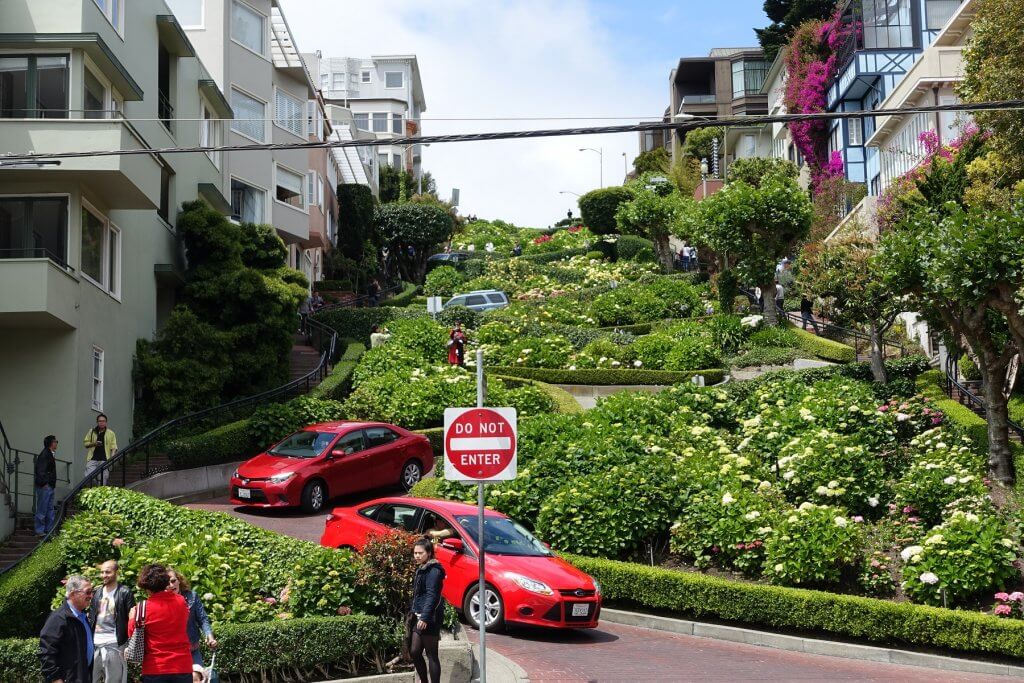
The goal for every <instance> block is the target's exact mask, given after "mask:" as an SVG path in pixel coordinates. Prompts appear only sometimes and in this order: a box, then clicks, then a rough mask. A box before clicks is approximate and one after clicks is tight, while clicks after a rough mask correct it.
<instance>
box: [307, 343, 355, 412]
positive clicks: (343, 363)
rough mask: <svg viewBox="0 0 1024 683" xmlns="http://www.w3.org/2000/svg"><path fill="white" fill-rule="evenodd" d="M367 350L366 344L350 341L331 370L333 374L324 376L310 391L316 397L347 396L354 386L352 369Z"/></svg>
mask: <svg viewBox="0 0 1024 683" xmlns="http://www.w3.org/2000/svg"><path fill="white" fill-rule="evenodd" d="M365 352H366V346H365V345H364V344H361V343H360V342H355V341H353V342H349V344H348V345H347V347H346V348H345V353H344V354H342V356H341V359H340V360H339V361H338V363H337V364H336V365H335V366H334V369H333V370H331V374H330V375H328V376H327V377H325V378H324V381H322V382H320V384H318V385H317V386H316V387H314V388H313V391H311V392H309V395H310V396H313V397H314V398H327V399H333V400H335V401H338V400H341V399H343V398H345V396H346V394H348V391H349V389H351V388H352V371H353V370H355V367H356V365H357V364H358V363H359V359H360V358H361V357H362V356H363V354H364V353H365Z"/></svg>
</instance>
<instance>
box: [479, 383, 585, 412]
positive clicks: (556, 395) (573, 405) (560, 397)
mask: <svg viewBox="0 0 1024 683" xmlns="http://www.w3.org/2000/svg"><path fill="white" fill-rule="evenodd" d="M491 376H492V377H494V378H495V379H500V380H501V381H503V382H505V383H506V384H507V385H509V386H521V385H524V384H529V385H532V386H534V387H536V388H538V389H540V390H541V391H543V392H544V393H545V394H547V397H548V398H550V399H551V400H552V401H553V402H554V404H555V412H556V413H562V414H564V415H578V414H580V413H582V412H583V408H582V406H580V404H579V402H578V401H577V400H576V399H575V398H573V395H572V394H570V393H569V392H568V391H566V390H565V389H559V388H558V387H556V386H554V385H552V384H547V383H545V382H538V381H537V380H534V379H526V378H524V377H511V376H509V375H491Z"/></svg>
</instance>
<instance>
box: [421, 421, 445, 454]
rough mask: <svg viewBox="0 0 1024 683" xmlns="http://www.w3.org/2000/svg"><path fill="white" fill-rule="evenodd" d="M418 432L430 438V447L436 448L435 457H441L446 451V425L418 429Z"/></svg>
mask: <svg viewBox="0 0 1024 683" xmlns="http://www.w3.org/2000/svg"><path fill="white" fill-rule="evenodd" d="M416 433H417V434H422V435H423V436H425V437H427V438H428V439H430V447H431V448H432V449H433V450H434V456H435V457H440V456H441V454H442V453H444V427H429V428H427V429H417V430H416Z"/></svg>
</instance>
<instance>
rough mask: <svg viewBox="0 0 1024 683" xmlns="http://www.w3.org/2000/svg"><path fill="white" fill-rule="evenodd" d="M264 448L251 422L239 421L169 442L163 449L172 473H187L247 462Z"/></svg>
mask: <svg viewBox="0 0 1024 683" xmlns="http://www.w3.org/2000/svg"><path fill="white" fill-rule="evenodd" d="M261 447H262V444H260V443H259V442H258V441H256V439H254V438H253V435H252V432H251V430H250V429H249V420H239V421H237V422H232V423H230V424H226V425H222V426H220V427H216V428H214V429H211V430H210V431H208V432H204V433H202V434H197V435H195V436H188V437H184V438H181V439H175V440H173V441H169V442H167V443H166V444H165V445H164V454H165V455H166V456H167V459H168V460H170V461H171V469H174V470H188V469H192V468H193V467H206V466H208V465H220V464H223V463H227V462H236V461H239V460H245V459H247V458H250V457H252V456H254V455H256V454H257V453H259V452H260V449H261Z"/></svg>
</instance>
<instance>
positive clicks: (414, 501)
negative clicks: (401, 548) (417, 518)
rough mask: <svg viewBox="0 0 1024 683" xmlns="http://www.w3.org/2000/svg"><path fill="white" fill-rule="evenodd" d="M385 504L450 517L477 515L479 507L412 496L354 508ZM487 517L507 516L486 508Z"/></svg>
mask: <svg viewBox="0 0 1024 683" xmlns="http://www.w3.org/2000/svg"><path fill="white" fill-rule="evenodd" d="M384 503H406V504H409V505H418V506H420V507H424V508H430V509H434V510H438V511H440V512H445V513H447V514H449V515H475V514H477V511H478V510H477V506H476V505H471V504H469V503H462V502H459V501H457V500H441V499H440V498H413V497H411V496H391V497H388V498H376V499H374V500H368V501H366V502H365V503H359V504H357V505H352V506H351V507H352V508H355V509H359V510H361V509H363V508H366V507H370V506H371V505H382V504H384ZM485 510H486V512H487V516H489V517H502V518H504V517H506V515H505V514H503V513H501V512H498V511H497V510H492V509H490V508H485Z"/></svg>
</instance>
